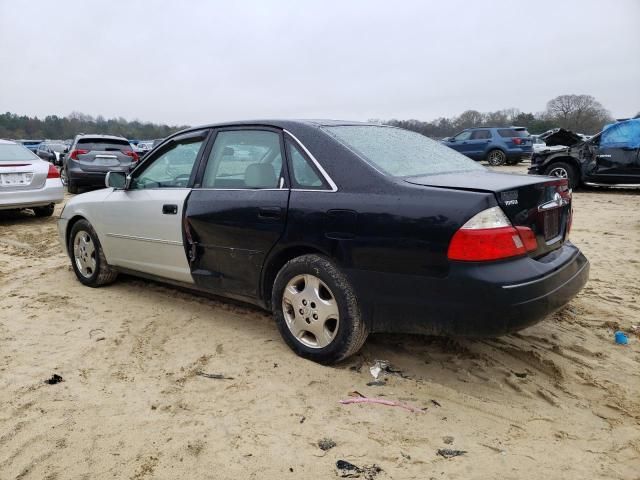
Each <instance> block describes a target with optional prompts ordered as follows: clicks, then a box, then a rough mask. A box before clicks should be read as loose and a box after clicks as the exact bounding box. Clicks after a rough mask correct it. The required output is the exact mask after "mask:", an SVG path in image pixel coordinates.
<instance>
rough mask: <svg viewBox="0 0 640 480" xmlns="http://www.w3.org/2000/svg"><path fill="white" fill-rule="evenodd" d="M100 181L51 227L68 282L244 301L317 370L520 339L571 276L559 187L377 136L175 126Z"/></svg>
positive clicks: (431, 146) (579, 279) (359, 131)
mask: <svg viewBox="0 0 640 480" xmlns="http://www.w3.org/2000/svg"><path fill="white" fill-rule="evenodd" d="M106 183H107V187H108V188H106V189H103V190H99V191H94V192H91V193H85V194H83V195H79V196H76V197H74V198H73V199H71V200H70V201H69V202H68V203H67V205H66V207H65V208H64V210H63V212H62V214H61V218H60V220H59V224H58V225H59V233H60V239H61V242H62V245H63V246H64V248H65V249H66V251H67V252H68V254H69V257H70V259H71V264H72V266H73V269H74V271H75V274H76V276H77V278H78V280H79V281H80V282H82V283H83V284H85V285H87V286H90V287H97V286H100V285H105V284H108V283H110V282H113V281H114V280H115V279H116V277H117V275H118V273H119V272H125V273H130V274H134V275H139V276H141V277H147V278H151V279H159V280H163V281H166V282H168V283H172V284H176V285H181V286H188V287H191V288H193V289H195V290H201V291H206V292H211V293H214V294H217V295H221V296H225V297H229V298H233V299H239V300H242V301H246V302H250V303H253V304H256V305H258V306H260V307H262V308H265V309H267V310H270V311H272V312H273V314H274V316H275V320H276V324H277V326H278V329H279V330H280V333H281V334H282V337H283V338H284V340H285V342H286V343H287V344H288V345H289V346H290V347H291V348H292V349H293V350H294V351H295V352H296V353H297V354H299V355H301V356H303V357H306V358H309V359H312V360H315V361H317V362H321V363H333V362H337V361H340V360H341V359H343V358H346V357H347V356H349V355H351V354H353V353H355V352H357V351H358V350H359V349H360V347H361V346H362V345H363V343H364V342H365V339H366V338H367V335H368V334H369V333H371V332H414V333H422V334H430V335H463V336H496V335H502V334H505V333H508V332H513V331H516V330H519V329H522V328H524V327H526V326H528V325H532V324H533V323H536V322H538V321H540V320H542V319H544V318H545V317H546V316H548V315H549V314H550V313H552V312H553V311H555V310H557V309H559V308H561V307H562V306H564V305H565V304H566V303H567V302H568V301H569V300H571V298H573V297H574V296H575V295H576V294H577V293H578V292H579V291H580V289H581V288H582V287H583V286H584V284H585V283H586V281H587V278H588V273H589V263H588V261H587V259H586V258H585V257H584V256H583V255H582V253H581V252H580V250H579V249H578V248H577V247H576V246H574V245H573V244H572V243H571V242H570V241H569V240H568V236H569V230H570V228H571V219H572V208H571V190H570V189H569V188H568V186H567V181H566V179H559V178H550V177H532V176H527V175H513V174H502V173H495V172H492V171H490V170H487V169H485V168H484V167H482V166H480V165H478V164H477V163H476V162H474V161H473V160H470V159H468V158H467V157H465V156H463V155H461V154H459V153H457V152H455V151H454V150H452V149H450V148H447V147H445V146H443V145H441V144H439V143H438V142H434V141H432V140H430V139H428V138H426V137H424V136H422V135H419V134H417V133H413V132H409V131H406V130H402V129H398V128H393V127H387V126H382V125H377V124H364V123H352V122H338V121H260V122H239V123H229V124H221V125H209V126H203V127H198V128H191V129H188V130H184V131H182V132H179V133H177V134H175V135H173V136H171V137H169V138H167V139H166V140H165V141H163V142H162V143H161V144H160V145H158V146H157V147H155V148H154V149H153V150H152V151H151V152H150V153H149V154H148V155H147V156H146V157H145V158H144V160H143V161H142V162H140V164H139V165H137V166H136V168H135V169H134V170H133V171H132V172H131V173H129V174H128V175H127V174H125V173H123V172H109V173H108V174H107V178H106Z"/></svg>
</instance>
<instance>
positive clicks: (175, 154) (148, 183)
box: [131, 140, 203, 189]
mask: <svg viewBox="0 0 640 480" xmlns="http://www.w3.org/2000/svg"><path fill="white" fill-rule="evenodd" d="M202 144H203V140H198V141H190V142H183V143H176V144H172V145H171V146H170V147H169V148H168V149H165V150H163V152H162V153H160V155H159V156H157V157H155V158H154V159H153V160H151V163H149V164H146V165H145V166H144V167H143V170H142V171H141V172H140V173H138V172H136V175H135V178H134V179H133V181H132V183H131V188H132V189H144V188H184V187H186V186H187V184H188V182H189V178H190V177H191V171H192V170H193V166H194V165H195V163H196V158H198V153H199V152H200V149H201V148H202Z"/></svg>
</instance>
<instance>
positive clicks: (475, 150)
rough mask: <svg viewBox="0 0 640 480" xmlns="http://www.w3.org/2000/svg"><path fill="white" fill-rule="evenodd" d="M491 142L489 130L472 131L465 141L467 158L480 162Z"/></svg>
mask: <svg viewBox="0 0 640 480" xmlns="http://www.w3.org/2000/svg"><path fill="white" fill-rule="evenodd" d="M490 142H491V130H487V129H483V130H474V131H473V132H471V137H470V138H469V140H468V141H467V145H468V150H467V156H469V157H471V158H473V159H474V160H482V159H484V157H485V153H486V151H487V149H488V147H489V143H490Z"/></svg>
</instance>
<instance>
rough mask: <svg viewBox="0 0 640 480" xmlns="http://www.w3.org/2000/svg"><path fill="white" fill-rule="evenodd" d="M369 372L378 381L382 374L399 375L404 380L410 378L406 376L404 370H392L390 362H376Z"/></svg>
mask: <svg viewBox="0 0 640 480" xmlns="http://www.w3.org/2000/svg"><path fill="white" fill-rule="evenodd" d="M369 371H370V372H371V376H372V377H373V378H374V379H376V380H378V378H379V377H380V374H381V373H383V372H384V373H389V374H391V375H398V376H399V377H402V378H409V377H408V376H407V375H405V374H404V373H403V372H402V370H398V369H397V368H392V367H391V364H390V363H389V361H388V360H375V361H374V362H373V365H371V366H370V367H369Z"/></svg>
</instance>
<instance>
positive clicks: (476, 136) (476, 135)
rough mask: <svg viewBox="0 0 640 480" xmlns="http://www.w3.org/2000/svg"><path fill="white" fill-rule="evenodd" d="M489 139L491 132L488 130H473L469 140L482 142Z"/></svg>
mask: <svg viewBox="0 0 640 480" xmlns="http://www.w3.org/2000/svg"><path fill="white" fill-rule="evenodd" d="M487 138H491V132H490V131H489V130H475V131H474V132H473V133H472V134H471V140H484V139H487Z"/></svg>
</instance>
